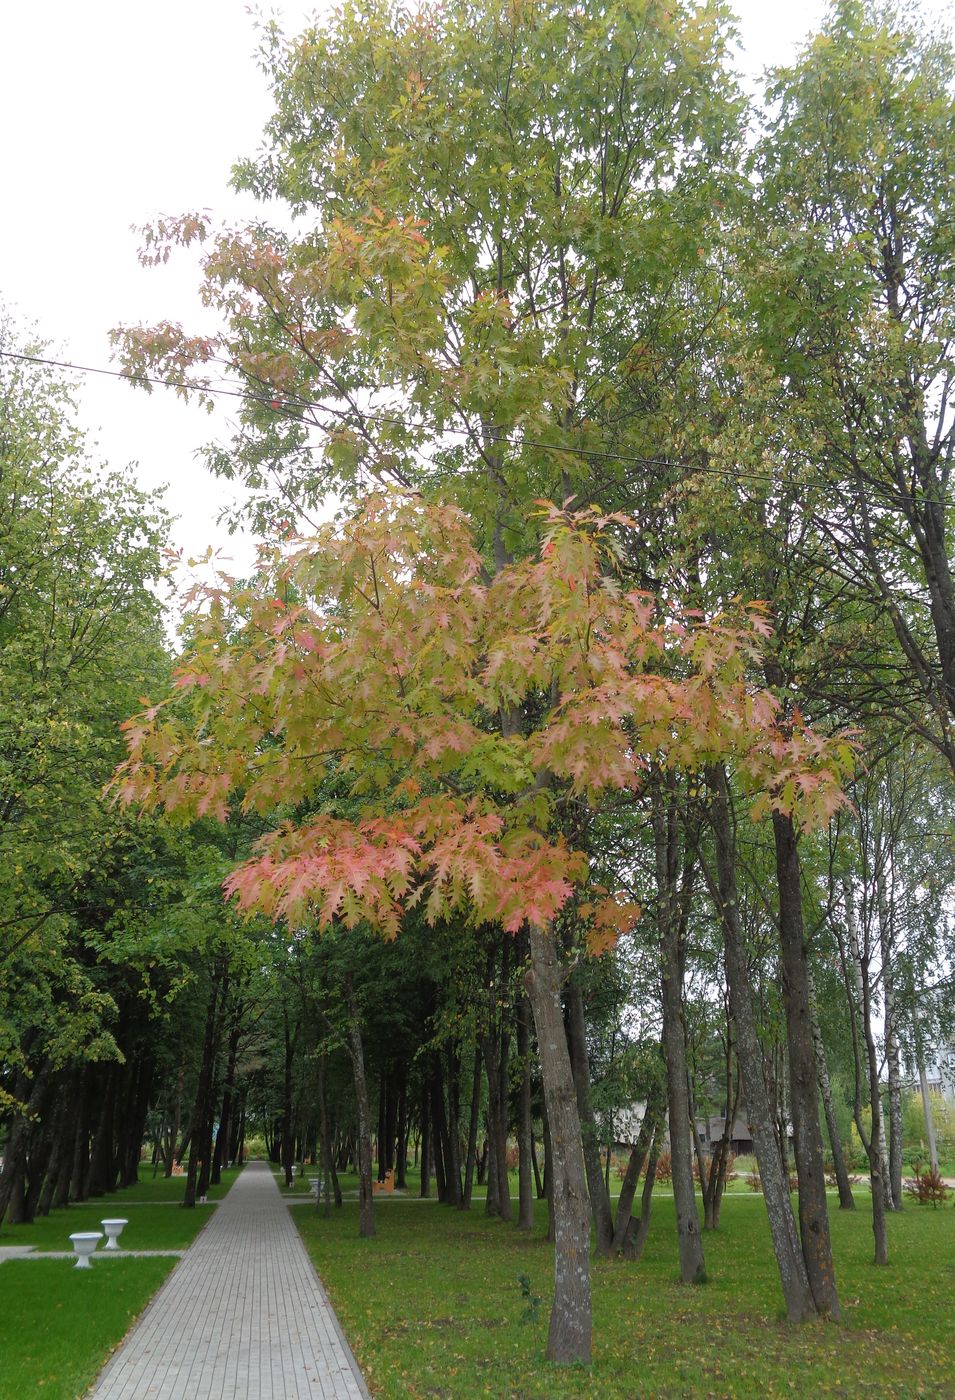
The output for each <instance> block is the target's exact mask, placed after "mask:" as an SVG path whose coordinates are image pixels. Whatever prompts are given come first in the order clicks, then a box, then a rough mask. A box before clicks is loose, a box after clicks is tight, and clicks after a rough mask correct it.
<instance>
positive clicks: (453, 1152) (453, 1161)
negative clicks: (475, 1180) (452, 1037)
mask: <svg viewBox="0 0 955 1400" xmlns="http://www.w3.org/2000/svg"><path fill="white" fill-rule="evenodd" d="M447 1164H448V1168H447V1178H448V1205H449V1206H454V1207H455V1209H457V1210H460V1208H461V1202H462V1200H463V1199H464V1190H463V1188H462V1185H461V1061H460V1059H459V1058H458V1056H457V1055H456V1054H455V1053H454V1052H453V1050H451V1049H450V1048H449V1050H448V1129H447Z"/></svg>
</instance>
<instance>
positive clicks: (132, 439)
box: [0, 0, 951, 559]
mask: <svg viewBox="0 0 955 1400" xmlns="http://www.w3.org/2000/svg"><path fill="white" fill-rule="evenodd" d="M930 3H931V4H932V9H933V11H935V12H938V11H945V10H946V0H930ZM315 8H316V6H315V5H314V4H310V5H299V4H292V3H288V4H285V5H277V6H276V10H277V12H278V13H280V14H281V15H282V16H283V18H284V21H285V28H286V30H287V31H289V32H294V31H296V30H298V29H299V28H301V27H302V26H303V24H304V23H305V22H306V20H307V19H308V18H309V16H310V15H311V14H312V13H313V12H314V11H315ZM736 9H737V12H738V13H739V15H740V18H741V29H742V36H743V41H744V46H745V51H746V52H745V58H744V63H745V66H746V68H747V70H748V71H750V72H752V73H756V72H759V71H761V70H762V69H763V68H764V67H766V66H768V65H772V64H776V63H783V62H787V61H788V60H789V59H790V57H791V56H792V54H793V51H794V48H795V46H796V45H797V44H798V43H799V42H800V41H801V40H802V39H803V38H804V37H805V36H806V34H807V33H808V32H809V31H810V30H811V29H812V28H813V27H814V26H815V25H816V24H817V23H818V21H819V19H820V17H821V15H822V14H823V12H824V9H825V5H824V4H823V3H822V0H789V3H787V4H781V3H778V0H773V3H767V2H766V0H737V3H736ZM0 11H2V17H0V130H2V131H3V132H4V138H5V139H4V143H3V181H4V196H5V198H4V215H3V218H2V219H0V301H2V302H4V303H6V304H7V305H8V306H12V307H13V308H14V309H15V310H16V311H17V313H18V314H19V316H20V317H21V318H23V319H28V320H31V321H33V322H35V323H36V324H37V325H38V327H39V330H40V332H41V333H42V335H43V336H44V337H46V338H48V339H49V340H50V341H52V342H53V343H54V345H56V346H57V347H58V348H59V349H60V350H61V351H62V352H64V357H65V358H68V359H71V360H73V361H76V362H79V363H81V364H87V365H100V366H107V365H108V364H109V354H110V350H109V343H108V333H109V330H110V328H111V327H113V326H115V325H117V324H119V323H137V322H146V323H149V322H153V321H156V320H159V319H168V320H174V321H175V320H180V321H182V322H183V323H184V324H185V325H186V326H187V327H191V326H196V325H197V323H198V321H199V313H198V309H197V299H196V295H195V283H194V277H193V275H192V273H191V271H190V270H189V269H188V268H187V267H186V265H185V264H183V265H182V266H181V267H167V268H164V269H162V270H147V269H142V268H140V266H139V264H138V262H137V259H136V249H137V246H138V240H137V236H136V234H135V233H133V232H132V231H131V226H132V225H141V224H143V223H145V222H147V221H148V220H149V219H150V218H151V217H153V216H154V215H155V214H157V213H167V214H175V213H182V212H185V211H187V210H191V209H196V208H210V209H211V210H212V211H213V212H214V214H216V215H217V216H219V217H221V218H222V219H223V220H225V221H231V220H235V219H238V218H241V217H242V216H243V212H244V211H243V209H242V207H241V206H240V205H239V202H238V201H237V199H236V196H235V195H234V194H232V192H231V191H230V190H229V188H228V178H229V171H230V166H231V164H232V162H233V161H234V160H235V159H236V158H237V157H239V156H244V155H248V154H250V153H252V152H253V151H254V150H255V149H256V146H257V144H258V138H259V133H260V131H261V129H262V127H263V125H264V122H265V120H266V117H267V115H268V112H269V98H268V92H267V89H266V84H265V79H264V77H263V75H262V74H261V73H260V72H259V70H258V68H257V67H256V64H255V62H254V58H253V51H254V47H255V36H254V31H253V24H252V20H251V19H250V17H249V14H248V13H247V8H246V4H245V3H244V0H160V3H157V4H153V5H147V4H144V3H142V0H87V3H85V4H84V3H82V0H19V3H18V2H17V0H5V3H4V2H3V0H0ZM947 12H948V13H951V9H950V6H948V7H947ZM247 209H248V206H246V210H247ZM82 406H83V416H84V421H85V424H86V425H87V427H88V428H89V429H90V431H91V435H92V436H93V438H95V440H96V441H97V442H98V444H99V452H100V453H101V455H102V456H103V457H104V458H105V459H106V460H108V461H109V463H110V465H111V466H113V467H122V466H126V464H133V465H131V466H130V470H131V471H134V472H135V473H136V475H137V476H138V477H139V479H140V480H141V481H142V482H143V483H144V484H146V485H149V486H156V485H159V484H160V483H164V482H168V483H169V489H168V497H167V499H168V503H169V506H170V508H171V510H172V511H173V513H174V514H175V515H177V516H178V517H179V520H178V523H177V525H176V539H177V543H178V544H181V545H183V546H184V547H185V549H186V550H187V551H188V552H193V553H195V552H201V551H202V550H203V549H204V548H205V546H206V545H207V544H208V543H210V542H215V543H217V544H221V543H222V542H223V538H224V537H223V532H222V531H221V530H217V528H216V525H215V518H216V515H217V513H218V510H219V508H220V507H221V505H222V503H223V500H224V499H225V494H226V491H227V483H224V482H221V481H218V480H216V479H214V478H211V477H209V476H207V474H206V473H205V472H204V470H203V469H202V467H201V466H199V465H198V464H197V463H196V462H195V460H194V456H193V454H194V452H195V450H196V448H197V447H198V446H199V444H201V443H202V442H205V441H208V440H209V438H210V437H212V436H215V437H219V438H222V439H226V438H227V437H228V425H227V422H226V412H227V410H226V412H224V413H223V414H222V416H221V417H220V415H219V414H218V413H217V414H216V415H214V416H213V417H212V418H210V417H208V416H207V415H206V414H205V413H201V412H199V411H198V410H196V409H194V408H190V407H188V406H186V405H184V404H183V403H182V402H181V401H180V400H178V399H177V398H176V397H175V395H174V394H173V393H172V392H171V391H167V390H157V391H156V392H155V393H154V394H153V395H152V396H150V397H147V396H146V395H145V394H143V393H142V392H141V391H137V390H133V389H132V388H130V387H129V386H127V385H125V384H122V383H119V382H116V381H111V380H108V379H103V378H99V377H96V376H87V377H86V380H85V383H84V386H83V395H82ZM235 552H236V554H237V557H238V558H240V559H242V558H247V557H248V554H247V553H246V552H245V551H241V550H236V551H235Z"/></svg>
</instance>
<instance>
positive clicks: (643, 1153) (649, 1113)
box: [611, 1080, 666, 1254]
mask: <svg viewBox="0 0 955 1400" xmlns="http://www.w3.org/2000/svg"><path fill="white" fill-rule="evenodd" d="M665 1116H666V1093H665V1091H664V1088H663V1084H662V1082H660V1081H658V1080H654V1082H653V1083H652V1084H651V1086H650V1091H649V1093H648V1094H647V1103H646V1108H645V1109H644V1113H643V1122H642V1123H641V1124H640V1131H639V1133H638V1134H637V1140H636V1142H635V1143H634V1145H633V1147H632V1148H631V1149H630V1157H629V1160H628V1162H627V1170H626V1172H625V1174H624V1178H623V1181H622V1182H621V1184H620V1199H619V1200H618V1201H617V1218H616V1220H615V1222H614V1229H613V1242H612V1246H611V1247H612V1250H613V1252H614V1253H615V1254H616V1253H618V1252H619V1251H620V1250H621V1249H623V1247H624V1242H625V1240H626V1238H627V1234H628V1231H629V1230H630V1221H631V1219H632V1216H633V1198H634V1196H635V1195H636V1193H637V1182H638V1181H639V1179H640V1171H641V1169H642V1167H643V1166H644V1165H645V1164H646V1163H647V1161H648V1157H649V1153H650V1149H651V1147H652V1145H653V1142H654V1141H655V1139H656V1136H657V1134H658V1133H659V1131H660V1130H661V1129H662V1127H663V1120H664V1117H665Z"/></svg>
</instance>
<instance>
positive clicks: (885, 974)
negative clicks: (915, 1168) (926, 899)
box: [878, 868, 902, 1210]
mask: <svg viewBox="0 0 955 1400" xmlns="http://www.w3.org/2000/svg"><path fill="white" fill-rule="evenodd" d="M878 905H879V943H880V949H881V954H882V1010H883V1018H884V1023H885V1067H886V1077H887V1080H888V1089H889V1151H888V1168H889V1176H888V1181H887V1183H886V1185H887V1194H888V1197H889V1202H890V1204H891V1207H892V1209H893V1210H901V1209H902V1066H901V1059H900V1053H899V1036H898V1028H897V1025H896V1018H897V1014H898V1013H897V1011H896V1006H895V979H894V975H893V973H894V968H893V960H894V954H895V948H894V944H895V939H894V934H893V927H892V925H893V918H892V909H891V907H890V903H889V896H888V892H887V890H886V882H885V871H884V868H882V869H880V871H879V878H878Z"/></svg>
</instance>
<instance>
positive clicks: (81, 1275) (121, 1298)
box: [0, 1212, 185, 1400]
mask: <svg viewBox="0 0 955 1400" xmlns="http://www.w3.org/2000/svg"><path fill="white" fill-rule="evenodd" d="M183 1214H185V1212H183ZM175 1262H176V1261H175V1259H115V1260H110V1262H109V1263H108V1264H101V1265H100V1266H98V1267H97V1266H95V1265H94V1267H93V1268H92V1269H90V1270H83V1271H79V1270H77V1269H74V1268H73V1266H72V1265H71V1264H68V1263H67V1262H66V1261H65V1260H63V1259H40V1260H36V1261H34V1260H9V1259H8V1260H7V1261H6V1262H5V1263H3V1264H0V1400H22V1397H23V1396H24V1395H36V1394H42V1395H43V1396H44V1397H45V1400H76V1397H77V1396H81V1395H83V1394H84V1393H85V1391H86V1389H87V1387H88V1386H89V1385H90V1384H91V1382H92V1381H93V1380H94V1379H95V1377H96V1375H97V1373H98V1371H99V1369H100V1367H101V1366H102V1365H103V1364H104V1362H105V1360H106V1358H107V1356H108V1355H109V1353H110V1352H111V1351H112V1350H113V1349H114V1348H115V1347H116V1346H118V1344H119V1343H120V1342H121V1341H122V1339H123V1337H124V1336H125V1334H126V1332H127V1330H128V1329H129V1327H130V1325H131V1324H132V1322H133V1320H134V1319H135V1318H136V1317H138V1315H139V1314H140V1313H141V1312H142V1310H143V1308H144V1307H145V1306H146V1304H147V1303H148V1302H149V1299H150V1298H151V1297H152V1295H153V1293H155V1291H156V1289H157V1288H158V1287H159V1285H160V1284H161V1283H162V1281H163V1279H164V1278H165V1277H166V1275H167V1274H168V1273H169V1271H170V1269H171V1268H172V1266H173V1265H174V1264H175Z"/></svg>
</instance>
